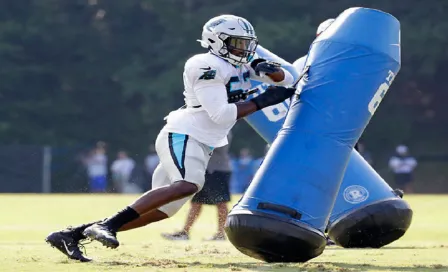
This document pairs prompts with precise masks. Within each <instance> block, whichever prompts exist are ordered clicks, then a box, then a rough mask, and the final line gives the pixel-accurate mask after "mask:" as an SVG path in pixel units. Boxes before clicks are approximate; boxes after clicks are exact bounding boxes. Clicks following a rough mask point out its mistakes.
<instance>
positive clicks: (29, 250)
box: [0, 194, 448, 272]
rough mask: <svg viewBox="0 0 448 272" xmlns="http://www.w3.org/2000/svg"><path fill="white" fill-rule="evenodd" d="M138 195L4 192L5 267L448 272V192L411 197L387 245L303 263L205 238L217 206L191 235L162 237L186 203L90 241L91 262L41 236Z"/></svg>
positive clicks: (1, 252)
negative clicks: (400, 228)
mask: <svg viewBox="0 0 448 272" xmlns="http://www.w3.org/2000/svg"><path fill="white" fill-rule="evenodd" d="M134 197H135V196H129V195H127V196H121V195H1V194H0V207H1V211H2V212H1V215H0V271H1V272H3V271H14V272H17V271H41V272H43V271H188V272H196V271H213V272H215V271H308V272H314V271H347V272H348V271H368V272H373V271H379V272H384V271H415V272H425V271H438V272H441V271H448V211H447V207H448V196H447V195H415V196H408V197H406V200H407V201H408V202H409V203H410V204H411V206H412V208H413V209H414V219H413V222H412V225H411V228H410V229H409V231H408V233H407V234H406V235H405V236H404V237H403V238H402V239H401V240H399V241H397V242H395V243H393V244H391V245H389V246H387V247H385V248H382V249H342V248H339V247H327V249H326V250H325V252H324V254H323V255H321V256H319V257H318V258H315V259H313V260H311V261H309V262H308V263H305V264H266V263H263V262H260V261H258V260H255V259H252V258H249V257H246V256H245V255H243V254H241V253H239V252H238V251H237V250H236V249H235V248H234V247H233V246H232V245H231V244H230V243H229V242H227V241H226V242H203V241H202V239H203V238H207V237H209V236H210V235H212V234H213V232H214V231H215V228H216V222H215V221H216V220H215V217H216V212H215V210H214V208H212V207H207V209H205V210H204V212H203V214H202V215H201V217H200V218H199V221H198V222H197V224H196V225H195V226H194V230H193V233H192V240H191V241H179V242H171V241H165V240H163V239H162V238H161V237H160V233H161V232H169V231H173V230H177V229H178V228H180V227H181V225H182V224H183V221H184V219H185V215H186V211H187V209H186V208H184V209H183V210H182V211H181V212H180V213H179V214H178V215H177V216H175V217H174V218H171V219H169V220H166V221H164V222H160V223H157V224H154V225H150V226H148V227H146V228H142V229H139V230H135V231H130V232H124V233H120V235H119V238H120V241H121V243H122V244H121V246H120V247H119V248H118V249H117V250H109V249H106V248H103V247H101V246H100V245H99V244H98V243H92V244H89V245H87V246H86V247H87V255H88V256H89V257H92V258H94V259H95V261H94V262H92V263H77V262H74V261H69V260H68V259H67V258H66V257H65V256H63V255H62V254H60V253H59V251H57V250H56V249H53V248H51V247H50V246H48V245H47V244H46V243H45V242H44V238H45V236H46V235H47V234H48V233H49V232H51V231H54V230H58V229H60V228H63V227H66V226H67V225H74V224H78V223H83V222H86V221H90V220H94V219H99V218H103V217H105V216H108V215H110V214H111V213H113V212H115V211H116V210H117V209H119V208H122V206H123V205H126V204H128V203H129V202H130V201H131V200H133V199H134Z"/></svg>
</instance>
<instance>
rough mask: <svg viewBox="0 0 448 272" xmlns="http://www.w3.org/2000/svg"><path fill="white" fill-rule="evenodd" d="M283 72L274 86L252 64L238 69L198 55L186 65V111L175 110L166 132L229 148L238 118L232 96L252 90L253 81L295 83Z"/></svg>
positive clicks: (215, 59) (183, 109)
mask: <svg viewBox="0 0 448 272" xmlns="http://www.w3.org/2000/svg"><path fill="white" fill-rule="evenodd" d="M283 71H284V73H285V79H284V80H283V81H282V82H279V83H274V82H273V81H272V80H271V79H270V78H269V77H267V76H265V77H259V76H256V75H255V71H254V70H253V69H252V68H251V67H250V65H249V64H244V65H241V66H239V67H235V66H233V65H231V64H230V63H228V62H227V61H225V60H223V59H221V58H219V57H217V56H215V55H213V54H211V53H204V54H198V55H195V56H193V57H191V58H190V59H189V60H188V61H187V62H186V63H185V69H184V74H183V79H184V88H185V90H184V96H185V103H186V108H181V109H178V110H176V111H172V112H171V113H170V114H169V115H168V116H167V118H166V119H167V124H166V125H165V127H164V128H163V130H165V131H168V132H173V133H180V134H186V135H189V136H190V137H193V138H195V139H196V140H197V141H199V142H201V143H203V144H206V145H208V146H210V147H221V146H225V145H226V144H227V134H228V133H229V131H230V129H231V128H232V127H233V126H234V125H235V122H236V117H237V108H236V105H235V104H229V103H228V102H227V100H228V94H230V93H231V92H234V91H238V90H243V91H247V90H249V89H250V88H251V82H250V79H255V80H258V81H262V82H266V83H269V84H277V85H283V86H287V85H290V84H292V82H293V77H292V75H291V74H290V73H289V72H288V71H286V70H285V69H283Z"/></svg>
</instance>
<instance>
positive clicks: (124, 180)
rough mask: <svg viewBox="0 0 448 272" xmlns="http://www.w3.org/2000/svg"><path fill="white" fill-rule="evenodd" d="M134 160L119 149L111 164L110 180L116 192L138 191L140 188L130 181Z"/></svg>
mask: <svg viewBox="0 0 448 272" xmlns="http://www.w3.org/2000/svg"><path fill="white" fill-rule="evenodd" d="M134 167H135V161H134V160H133V159H131V158H130V157H129V156H128V153H127V152H126V151H124V150H121V151H119V152H118V153H117V159H116V160H115V161H114V162H113V163H112V165H111V167H110V168H111V172H112V181H113V185H114V189H115V191H116V192H118V193H139V192H140V191H141V190H140V188H138V186H136V185H135V184H132V183H131V182H130V177H131V173H132V170H133V169H134Z"/></svg>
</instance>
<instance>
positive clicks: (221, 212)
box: [216, 202, 229, 240]
mask: <svg viewBox="0 0 448 272" xmlns="http://www.w3.org/2000/svg"><path fill="white" fill-rule="evenodd" d="M216 206H217V207H218V232H217V233H216V238H217V239H223V240H224V239H225V237H226V236H225V232H224V225H225V224H226V219H227V214H228V213H229V209H228V208H227V202H221V203H218V204H217V205H216Z"/></svg>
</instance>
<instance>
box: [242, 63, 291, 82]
mask: <svg viewBox="0 0 448 272" xmlns="http://www.w3.org/2000/svg"><path fill="white" fill-rule="evenodd" d="M250 75H251V78H252V79H255V80H258V81H262V82H266V83H269V84H272V85H281V86H289V85H292V84H293V81H294V77H293V76H292V74H291V73H290V72H288V70H286V69H284V68H282V67H281V65H280V64H278V63H275V62H270V61H266V60H265V59H255V60H253V61H252V62H251V63H250Z"/></svg>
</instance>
